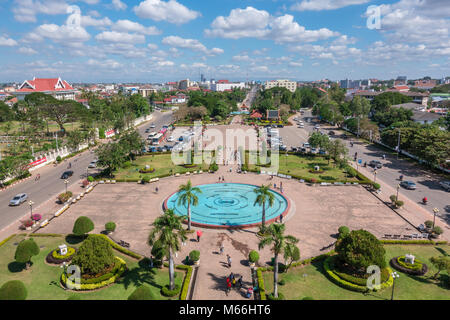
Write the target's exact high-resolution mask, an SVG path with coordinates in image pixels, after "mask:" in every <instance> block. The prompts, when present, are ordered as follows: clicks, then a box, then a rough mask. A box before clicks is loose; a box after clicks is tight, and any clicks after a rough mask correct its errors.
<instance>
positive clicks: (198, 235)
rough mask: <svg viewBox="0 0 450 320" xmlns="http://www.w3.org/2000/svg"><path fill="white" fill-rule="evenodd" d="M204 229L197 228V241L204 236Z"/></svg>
mask: <svg viewBox="0 0 450 320" xmlns="http://www.w3.org/2000/svg"><path fill="white" fill-rule="evenodd" d="M202 233H203V232H202V231H201V230H197V242H200V237H201V236H202Z"/></svg>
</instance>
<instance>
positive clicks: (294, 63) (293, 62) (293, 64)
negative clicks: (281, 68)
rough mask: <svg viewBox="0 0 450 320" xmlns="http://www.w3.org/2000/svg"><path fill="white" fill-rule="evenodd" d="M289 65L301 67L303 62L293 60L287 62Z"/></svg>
mask: <svg viewBox="0 0 450 320" xmlns="http://www.w3.org/2000/svg"><path fill="white" fill-rule="evenodd" d="M289 65H290V66H291V67H303V63H301V62H295V61H291V62H289Z"/></svg>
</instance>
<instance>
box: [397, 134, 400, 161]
mask: <svg viewBox="0 0 450 320" xmlns="http://www.w3.org/2000/svg"><path fill="white" fill-rule="evenodd" d="M399 154H400V128H398V142H397V160H398V157H399Z"/></svg>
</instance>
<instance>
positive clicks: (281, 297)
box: [267, 292, 284, 300]
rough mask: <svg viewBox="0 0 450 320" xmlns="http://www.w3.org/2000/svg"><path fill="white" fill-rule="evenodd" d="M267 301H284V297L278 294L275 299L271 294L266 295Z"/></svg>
mask: <svg viewBox="0 0 450 320" xmlns="http://www.w3.org/2000/svg"><path fill="white" fill-rule="evenodd" d="M267 300H284V295H283V294H282V293H281V292H278V298H275V297H274V296H273V293H269V294H268V295H267Z"/></svg>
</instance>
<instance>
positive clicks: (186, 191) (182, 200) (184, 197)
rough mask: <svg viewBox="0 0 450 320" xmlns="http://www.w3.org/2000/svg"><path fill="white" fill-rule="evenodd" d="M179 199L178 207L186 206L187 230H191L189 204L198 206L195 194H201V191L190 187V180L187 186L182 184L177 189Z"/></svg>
mask: <svg viewBox="0 0 450 320" xmlns="http://www.w3.org/2000/svg"><path fill="white" fill-rule="evenodd" d="M178 193H179V194H180V197H179V198H178V205H180V204H182V205H183V206H185V205H186V204H187V210H188V212H187V217H188V228H187V229H188V230H191V204H192V205H193V206H196V205H198V197H197V195H196V194H197V193H202V190H200V188H197V187H192V183H191V180H189V181H188V182H187V184H182V185H181V186H180V188H179V189H178Z"/></svg>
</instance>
